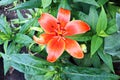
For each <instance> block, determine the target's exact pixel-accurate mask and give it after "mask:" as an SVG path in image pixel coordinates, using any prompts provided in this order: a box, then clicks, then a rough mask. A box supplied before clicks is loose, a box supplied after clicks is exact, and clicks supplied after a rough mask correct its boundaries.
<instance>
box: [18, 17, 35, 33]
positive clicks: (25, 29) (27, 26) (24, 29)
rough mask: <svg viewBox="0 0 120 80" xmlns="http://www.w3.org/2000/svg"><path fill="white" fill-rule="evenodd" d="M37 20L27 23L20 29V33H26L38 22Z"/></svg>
mask: <svg viewBox="0 0 120 80" xmlns="http://www.w3.org/2000/svg"><path fill="white" fill-rule="evenodd" d="M36 21H37V20H36V18H33V19H31V20H30V21H28V22H27V23H25V24H24V25H23V26H21V28H20V33H26V32H27V31H28V30H29V28H30V27H31V26H32V25H33V24H34V23H35V22H36Z"/></svg>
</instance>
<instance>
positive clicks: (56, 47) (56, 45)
mask: <svg viewBox="0 0 120 80" xmlns="http://www.w3.org/2000/svg"><path fill="white" fill-rule="evenodd" d="M64 49H65V42H64V40H63V39H58V38H54V39H52V40H50V41H49V42H48V45H47V53H48V56H47V60H48V61H49V62H55V61H56V60H57V59H58V58H59V57H60V56H61V55H62V53H63V51H64Z"/></svg>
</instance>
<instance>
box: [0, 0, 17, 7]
mask: <svg viewBox="0 0 120 80" xmlns="http://www.w3.org/2000/svg"><path fill="white" fill-rule="evenodd" d="M14 1H16V0H1V1H0V6H2V5H8V4H11V3H13V2H14Z"/></svg>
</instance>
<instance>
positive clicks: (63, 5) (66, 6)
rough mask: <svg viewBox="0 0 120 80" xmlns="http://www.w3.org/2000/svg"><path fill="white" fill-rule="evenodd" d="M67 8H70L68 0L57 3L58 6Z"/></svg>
mask: <svg viewBox="0 0 120 80" xmlns="http://www.w3.org/2000/svg"><path fill="white" fill-rule="evenodd" d="M61 7H62V8H64V9H69V10H71V7H70V4H69V3H68V0H61V1H60V4H59V8H61Z"/></svg>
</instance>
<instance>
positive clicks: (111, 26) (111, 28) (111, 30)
mask: <svg viewBox="0 0 120 80" xmlns="http://www.w3.org/2000/svg"><path fill="white" fill-rule="evenodd" d="M108 26H109V27H108V28H107V30H106V33H107V34H113V33H115V32H117V29H118V28H117V26H116V20H115V19H112V20H110V21H109V22H108Z"/></svg>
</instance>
